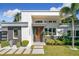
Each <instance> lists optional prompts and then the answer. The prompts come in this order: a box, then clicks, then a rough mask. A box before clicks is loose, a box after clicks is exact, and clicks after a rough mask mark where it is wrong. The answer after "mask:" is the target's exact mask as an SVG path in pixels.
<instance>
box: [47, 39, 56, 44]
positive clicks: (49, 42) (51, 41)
mask: <svg viewBox="0 0 79 59" xmlns="http://www.w3.org/2000/svg"><path fill="white" fill-rule="evenodd" d="M46 44H47V45H54V44H55V41H54V40H53V39H47V40H46Z"/></svg>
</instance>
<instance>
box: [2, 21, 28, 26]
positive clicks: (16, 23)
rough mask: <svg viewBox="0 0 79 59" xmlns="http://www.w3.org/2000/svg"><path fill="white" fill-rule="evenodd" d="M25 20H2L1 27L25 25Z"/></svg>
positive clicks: (26, 24)
mask: <svg viewBox="0 0 79 59" xmlns="http://www.w3.org/2000/svg"><path fill="white" fill-rule="evenodd" d="M27 26H28V23H27V22H2V23H1V27H27Z"/></svg>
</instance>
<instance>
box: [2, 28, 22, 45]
mask: <svg viewBox="0 0 79 59" xmlns="http://www.w3.org/2000/svg"><path fill="white" fill-rule="evenodd" d="M15 28H17V30H18V38H17V39H14V38H13V31H14V29H15ZM2 31H6V32H7V38H6V39H7V40H8V41H9V43H10V46H12V45H14V44H16V42H17V41H19V42H21V27H2Z"/></svg>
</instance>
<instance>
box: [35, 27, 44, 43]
mask: <svg viewBox="0 0 79 59" xmlns="http://www.w3.org/2000/svg"><path fill="white" fill-rule="evenodd" d="M42 30H43V27H35V33H34V39H35V42H40V41H42Z"/></svg>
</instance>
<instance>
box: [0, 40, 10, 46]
mask: <svg viewBox="0 0 79 59" xmlns="http://www.w3.org/2000/svg"><path fill="white" fill-rule="evenodd" d="M6 46H9V42H8V41H7V40H3V41H1V47H6Z"/></svg>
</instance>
